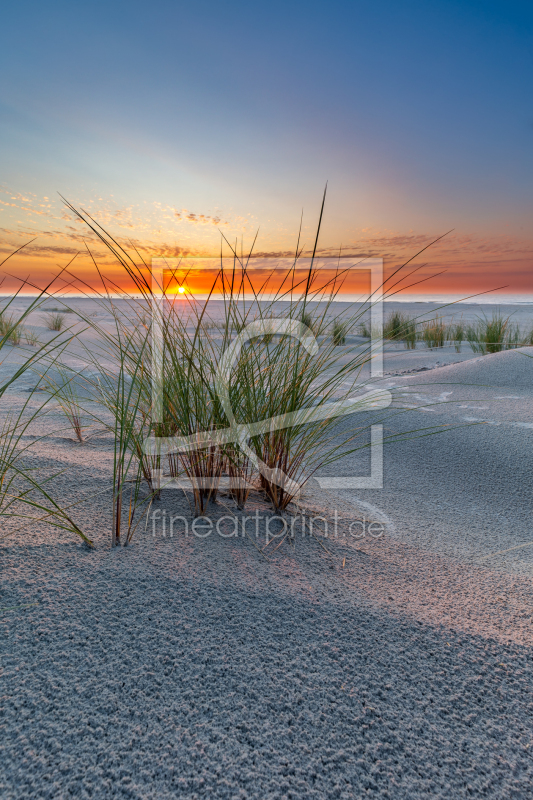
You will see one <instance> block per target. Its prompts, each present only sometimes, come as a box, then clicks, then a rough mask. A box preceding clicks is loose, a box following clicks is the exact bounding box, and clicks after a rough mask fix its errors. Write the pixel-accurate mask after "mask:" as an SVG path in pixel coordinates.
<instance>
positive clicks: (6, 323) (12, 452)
mask: <svg viewBox="0 0 533 800" xmlns="http://www.w3.org/2000/svg"><path fill="white" fill-rule="evenodd" d="M20 249H22V248H19V250H20ZM19 250H17V251H15V253H16V252H19ZM15 253H13V254H11V255H14V254H15ZM9 257H11V256H8V258H9ZM6 260H7V259H4V262H2V263H5V261H6ZM23 286H24V283H23V282H22V286H21V288H20V289H19V291H18V292H17V293H16V294H15V295H14V296H13V297H12V298H11V299H10V300H9V301H8V302H7V303H6V305H5V306H3V307H2V311H1V314H0V323H1V328H0V358H1V355H2V353H1V351H2V350H3V349H4V347H5V346H6V344H8V343H15V344H17V343H20V339H21V337H22V333H23V330H24V321H25V320H26V318H27V317H28V315H29V314H30V313H31V312H32V311H35V310H36V309H38V308H39V307H40V306H41V304H42V302H43V301H44V299H45V297H46V296H47V294H48V288H49V287H48V286H47V287H45V289H44V290H42V291H41V292H40V294H39V296H38V297H37V298H36V299H34V300H33V301H32V302H31V303H29V305H28V307H27V308H26V310H25V311H24V312H23V313H22V314H20V316H15V315H14V314H11V313H9V312H8V309H9V307H10V306H11V305H12V304H13V303H14V301H15V300H16V299H17V297H18V296H19V294H20V292H21V290H22V288H23ZM36 346H37V345H36ZM60 346H61V345H60V343H58V342H57V341H56V339H53V340H52V341H51V342H49V343H48V344H46V345H40V346H37V350H36V351H35V352H34V353H31V354H27V355H26V357H25V358H24V360H23V361H22V363H21V364H19V365H18V366H16V367H15V368H14V369H13V372H12V374H11V375H10V376H9V377H8V378H6V379H5V380H4V381H3V383H1V384H0V399H2V398H4V397H5V395H6V392H7V391H8V389H9V388H10V387H12V386H13V385H14V384H15V383H16V382H17V381H18V380H19V378H21V377H22V376H23V375H24V374H25V373H27V372H28V371H29V370H35V369H36V368H37V366H38V365H40V364H43V363H44V364H46V365H47V366H46V369H49V368H50V366H51V364H53V363H54V361H55V360H56V358H57V353H58V347H60ZM46 369H45V372H46ZM37 388H38V387H33V388H32V389H31V390H30V392H29V393H28V397H27V399H26V401H25V402H24V403H23V404H22V407H21V408H19V409H16V410H14V411H11V412H9V411H8V412H6V411H4V413H3V416H2V421H1V423H0V519H1V520H2V521H3V525H2V534H1V535H2V538H3V537H4V536H7V535H10V534H11V533H14V532H16V531H17V530H20V528H21V527H22V528H25V527H27V526H28V525H30V524H32V523H33V524H34V523H36V522H39V523H44V524H47V525H50V526H52V527H54V528H59V529H61V530H66V531H69V532H72V533H74V534H76V535H78V536H79V537H80V538H81V539H82V540H83V541H84V542H85V544H86V545H88V546H92V542H91V540H90V539H89V538H88V537H87V536H85V534H84V533H83V531H82V530H81V529H80V528H79V526H78V525H77V524H76V523H75V522H74V520H73V519H72V517H71V515H70V514H69V513H68V509H65V508H63V507H62V506H61V505H60V504H59V503H58V502H57V501H56V500H55V499H54V497H53V495H52V489H51V484H52V481H53V480H54V478H55V477H56V476H55V475H52V476H50V475H48V476H47V477H42V476H41V475H40V474H39V473H38V472H36V471H35V470H34V469H29V468H28V467H26V465H25V463H24V457H25V456H26V455H27V454H28V451H29V450H30V448H31V446H32V445H33V444H34V443H35V440H34V439H32V440H30V441H29V442H28V441H26V443H25V441H24V440H25V436H26V434H27V432H28V429H29V428H30V426H31V425H32V423H33V422H34V421H35V420H36V419H37V418H38V417H41V416H42V415H43V414H45V413H46V403H47V402H48V399H45V400H44V402H41V401H39V402H38V403H37V404H35V403H34V400H35V398H36V391H37Z"/></svg>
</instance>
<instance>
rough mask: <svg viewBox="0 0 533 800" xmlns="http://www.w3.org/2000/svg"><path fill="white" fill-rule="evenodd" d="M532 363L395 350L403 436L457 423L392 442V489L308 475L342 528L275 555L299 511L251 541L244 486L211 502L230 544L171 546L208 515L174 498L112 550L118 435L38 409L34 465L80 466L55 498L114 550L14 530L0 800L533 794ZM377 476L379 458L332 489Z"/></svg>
mask: <svg viewBox="0 0 533 800" xmlns="http://www.w3.org/2000/svg"><path fill="white" fill-rule="evenodd" d="M14 351H15V348H14V349H13V354H12V355H11V356H10V359H9V360H8V361H7V362H6V363H5V364H4V365H3V366H2V367H1V369H2V370H3V373H2V374H4V375H5V374H8V372H9V370H11V369H13V363H14V361H15V360H16V353H15V352H14ZM530 355H533V349H532V348H523V349H522V350H519V351H516V352H512V351H507V352H504V353H500V354H495V355H489V356H484V357H479V356H477V355H476V354H472V353H471V352H469V351H468V350H466V349H465V351H464V352H463V353H461V354H455V351H453V350H451V349H448V350H447V349H443V351H442V352H439V353H438V354H436V353H435V351H427V350H422V349H420V350H417V351H414V352H410V351H404V350H402V349H395V350H394V349H393V351H391V352H390V353H389V355H387V356H386V360H385V373H386V374H385V377H384V379H383V382H382V384H381V385H385V386H387V387H389V388H390V390H391V391H392V392H393V393H394V395H395V411H394V416H392V417H390V418H389V419H388V421H387V422H386V423H385V425H386V433H387V434H388V435H389V436H391V437H394V436H395V434H404V433H405V432H406V431H410V430H414V429H419V428H422V427H427V426H430V425H431V426H435V427H438V428H440V429H441V430H443V431H444V429H446V431H445V432H442V433H439V435H438V436H437V437H422V438H409V439H406V438H405V436H404V437H403V440H402V441H398V442H395V443H394V444H392V443H390V444H389V445H386V448H385V457H384V485H383V489H361V490H343V491H333V490H330V491H324V490H322V489H320V487H319V485H318V482H313V483H311V484H310V485H309V486H308V487H307V490H306V492H305V494H304V496H303V497H302V501H301V502H302V507H303V508H305V509H306V510H307V513H308V515H310V516H312V515H315V516H318V515H321V516H325V517H327V518H328V519H329V520H332V519H333V518H334V517H335V519H336V522H337V529H336V533H337V535H336V536H335V535H330V536H329V537H328V538H327V539H324V538H323V537H321V536H320V535H318V536H317V538H313V537H310V536H309V535H306V536H303V535H301V533H300V532H299V529H298V527H296V535H295V541H294V544H293V545H291V544H289V543H288V542H284V543H283V544H282V545H281V546H280V547H279V548H277V549H275V548H276V546H277V540H275V541H274V542H272V544H271V545H270V546H269V548H268V550H267V551H266V552H267V556H268V559H269V560H268V561H267V560H266V559H265V558H264V557H263V556H261V554H260V553H259V552H258V550H257V549H256V547H255V546H254V541H255V543H256V544H258V545H259V546H263V545H264V544H265V542H264V529H265V525H267V524H268V525H269V527H270V529H271V530H274V531H276V530H277V529H276V524H278V526H280V525H281V523H279V521H278V522H277V523H276V521H274V522H268V523H267V520H269V519H270V520H271V517H272V513H271V512H270V511H269V509H268V506H267V504H266V503H265V501H264V499H263V498H262V497H261V496H259V495H252V497H251V501H250V505H249V508H248V509H247V514H248V515H250V516H251V515H253V514H254V511H257V512H258V514H260V515H261V517H262V521H261V524H260V536H259V538H258V539H255V535H254V531H253V527H252V528H250V529H249V530H250V531H251V539H252V540H253V541H252V540H251V539H250V538H248V537H246V536H245V537H243V536H242V535H239V536H237V537H234V536H230V535H228V534H229V533H231V531H232V522H231V518H233V517H238V518H239V520H241V521H242V517H241V515H240V513H239V512H238V510H237V509H236V508H235V507H234V505H233V504H232V501H231V499H230V498H229V497H227V496H225V495H222V496H221V498H220V503H219V504H217V505H216V506H214V507H213V508H211V509H210V512H209V513H210V516H211V518H212V520H213V523H214V524H215V525H216V523H218V524H219V530H220V531H221V533H222V534H224V535H219V534H216V532H215V533H213V534H212V535H209V536H207V537H206V538H198V537H196V536H194V535H192V534H191V533H190V532H189V535H188V536H186V535H185V534H184V533H183V531H182V528H181V527H180V526H179V525H178V526H177V528H176V530H175V531H174V535H173V536H172V538H171V537H170V536H169V526H168V519H169V518H170V516H172V515H183V516H185V517H187V518H189V519H190V511H189V506H188V502H187V500H186V499H185V498H184V496H183V494H182V493H179V492H177V491H173V490H167V491H166V492H164V493H163V497H162V500H161V501H160V503H159V505H158V509H159V511H160V514H159V515H158V518H157V519H156V520H154V521H152V520H150V522H149V524H148V526H147V528H146V530H143V531H139V532H138V535H136V537H135V539H134V545H133V547H128V548H121V549H115V550H113V551H112V550H110V548H109V541H110V516H111V511H110V506H109V502H108V496H109V476H110V469H111V460H112V442H111V440H110V439H109V437H108V436H107V435H104V434H99V435H95V436H94V438H92V439H91V440H90V441H89V442H88V443H87V444H85V445H78V444H76V443H75V442H74V441H72V440H71V438H70V436H71V433H70V431H69V430H68V428H66V427H65V422H64V419H63V418H62V415H61V414H60V412H59V410H58V409H56V410H54V411H53V412H52V413H50V415H48V416H47V417H43V418H40V419H39V422H38V426H37V429H35V430H34V431H32V433H31V435H37V434H38V433H39V434H43V433H47V434H48V436H47V438H45V439H43V440H41V441H38V442H36V444H35V446H34V449H33V450H32V452H33V459H34V461H33V462H32V463H33V464H34V465H35V466H39V467H40V468H42V469H48V470H56V471H57V468H58V467H59V468H61V469H63V470H64V472H63V474H62V475H61V476H60V477H59V478H58V479H57V480H56V482H55V487H56V492H57V496H58V497H60V498H62V499H63V501H66V500H67V499H68V500H69V501H70V502H77V501H81V500H84V502H82V503H81V504H80V505H78V506H76V507H75V509H74V510H73V513H74V514H75V517H76V520H77V521H78V522H79V524H80V525H81V527H82V528H83V529H84V530H85V531H86V532H87V533H90V535H91V538H93V539H94V542H95V545H96V546H95V549H94V550H93V551H87V550H86V549H85V548H83V547H79V546H78V542H77V540H76V539H75V538H74V537H73V536H72V535H69V534H66V533H61V532H57V531H51V530H49V529H46V528H45V527H44V526H43V525H34V526H32V527H31V528H29V529H28V530H26V531H25V532H24V533H19V534H17V536H16V537H10V538H6V539H3V540H1V541H0V557H1V559H2V572H1V576H2V579H1V597H0V607H1V611H0V625H1V626H2V635H1V649H2V669H3V674H2V687H3V688H2V717H1V719H2V723H1V724H2V736H1V737H0V742H1V743H0V748H1V752H0V788H1V792H2V796H3V797H6V798H21V797H28V798H48V797H49V798H58V797H69V796H75V797H80V798H85V797H98V798H100V797H106V798H107V797H118V798H122V797H124V798H126V797H128V798H154V799H155V798H158V799H159V798H167V797H168V798H174V797H186V798H204V797H205V798H215V797H220V798H247V797H249V798H284V797H287V798H290V797H292V798H314V797H316V798H324V797H327V798H330V797H331V798H352V797H365V796H372V797H379V798H394V800H395V799H396V798H409V799H411V798H428V797H431V798H450V797H454V798H455V797H457V798H460V797H494V798H511V797H526V796H529V794H530V786H531V781H532V778H533V774H532V773H533V761H532V758H531V748H532V747H533V695H532V692H531V686H532V678H533V674H532V673H533V661H532V657H533V649H532V635H531V615H532V611H533V586H532V581H531V576H532V569H533V531H532V529H531V528H532V526H531V491H530V475H531V466H532V464H531V460H532V459H531V444H530V437H533V415H532V413H531V412H532V389H531V387H532V383H533V360H531V359H530V358H529V356H530ZM72 359H73V362H72V363H76V355H75V353H74V354H73V355H72ZM437 361H439V362H440V363H441V364H442V363H448V364H449V365H448V366H439V365H436V362H437ZM457 362H459V363H457ZM424 366H426V367H431V368H430V369H424V370H422V367H424ZM413 369H417V370H421V371H419V372H405V370H413ZM32 382H33V379H32V378H31V376H29V375H26V376H25V377H24V379H23V380H22V381H21V382H20V384H17V386H15V387H13V388H12V389H11V390H10V391H9V392H8V394H7V395H6V397H5V398H4V400H3V407H4V408H6V407H13V408H16V407H17V406H19V405H20V403H21V402H22V401H23V399H27V397H28V394H27V391H25V390H27V388H28V387H29V386H30V385H31V384H32ZM406 392H409V395H406ZM32 402H37V396H36V397H35V398H34V399H32ZM406 406H411V407H410V408H406ZM371 421H375V422H378V421H379V420H378V417H377V415H376V418H375V419H374V418H373V417H372V416H371V415H369V417H368V420H367V423H368V422H371ZM347 424H348V422H347V421H343V422H341V423H339V428H338V435H339V437H342V435H343V430H345V428H343V426H346V425H347ZM368 468H369V453H368V449H366V450H361V451H360V452H358V453H356V454H355V455H354V456H352V457H350V458H348V459H346V460H345V461H344V462H342V463H340V464H338V465H337V466H336V467H335V470H333V469H332V468H328V469H323V470H322V471H320V472H319V473H318V478H320V477H321V476H322V477H326V476H328V475H332V474H333V473H335V474H338V475H361V474H366V472H367V471H368ZM97 493H98V494H97ZM164 512H166V514H165V513H164ZM224 516H226V517H228V518H229V519H226V520H224V521H221V518H222V517H224ZM363 518H365V519H364V523H363ZM163 519H165V523H166V524H165V528H163ZM376 521H381V522H382V523H383V528H382V530H383V532H382V533H381V534H380V535H377V534H376V535H372V534H371V531H370V525H371V524H372V522H376ZM191 522H192V520H191ZM354 523H356V524H355V525H354ZM239 530H241V529H240V528H239ZM317 531H318V532H320V526H318V527H317ZM332 531H333V529H332V528H330V533H332ZM164 533H165V535H163V534H164ZM324 548H326V549H324Z"/></svg>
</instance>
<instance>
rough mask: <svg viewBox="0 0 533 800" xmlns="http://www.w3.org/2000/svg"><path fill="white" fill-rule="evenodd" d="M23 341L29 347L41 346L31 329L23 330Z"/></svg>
mask: <svg viewBox="0 0 533 800" xmlns="http://www.w3.org/2000/svg"><path fill="white" fill-rule="evenodd" d="M24 340H25V342H26V344H27V345H29V346H30V347H38V346H39V345H40V344H41V341H40V339H39V337H38V336H37V334H36V332H35V331H34V330H33V328H26V327H25V328H24Z"/></svg>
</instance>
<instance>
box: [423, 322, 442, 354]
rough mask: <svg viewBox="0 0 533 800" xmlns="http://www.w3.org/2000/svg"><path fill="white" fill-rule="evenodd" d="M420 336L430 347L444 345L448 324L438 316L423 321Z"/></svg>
mask: <svg viewBox="0 0 533 800" xmlns="http://www.w3.org/2000/svg"><path fill="white" fill-rule="evenodd" d="M420 338H421V339H422V341H423V342H424V344H425V345H426V347H429V348H430V349H433V348H435V347H444V342H445V341H446V339H447V326H446V323H445V322H444V320H443V319H442V317H439V316H436V317H434V318H433V319H429V320H425V321H424V322H423V323H422V328H421V332H420Z"/></svg>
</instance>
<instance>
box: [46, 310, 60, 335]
mask: <svg viewBox="0 0 533 800" xmlns="http://www.w3.org/2000/svg"><path fill="white" fill-rule="evenodd" d="M43 322H44V326H45V328H46V329H47V330H49V331H56V332H60V331H62V330H63V328H64V327H65V312H64V311H60V312H57V313H54V312H49V313H47V314H44V316H43Z"/></svg>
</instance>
